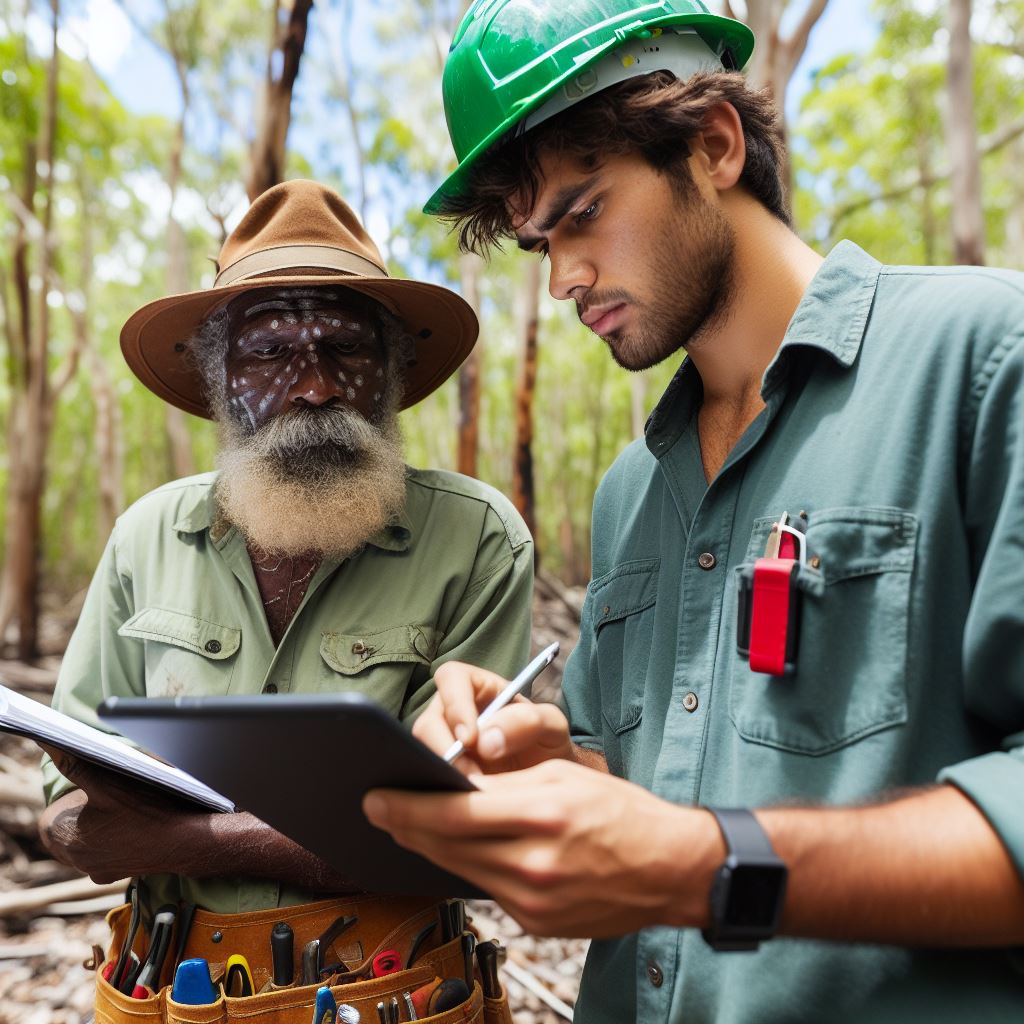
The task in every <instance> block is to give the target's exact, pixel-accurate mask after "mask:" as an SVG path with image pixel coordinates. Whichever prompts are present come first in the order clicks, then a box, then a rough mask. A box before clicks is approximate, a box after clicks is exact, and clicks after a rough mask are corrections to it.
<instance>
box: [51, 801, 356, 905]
mask: <svg viewBox="0 0 1024 1024" xmlns="http://www.w3.org/2000/svg"><path fill="white" fill-rule="evenodd" d="M39 828H40V835H41V837H42V839H43V842H44V844H45V845H46V847H47V848H48V849H49V850H50V852H51V853H52V854H53V855H54V857H56V858H57V859H58V860H60V861H61V862H63V863H65V864H69V865H71V866H72V867H75V868H77V869H78V870H79V871H83V872H85V873H86V874H88V875H90V876H91V877H92V878H93V879H94V880H95V881H97V882H109V881H117V880H119V879H121V878H126V877H129V876H133V875H153V874H175V875H182V876H185V877H188V878H218V877H243V878H265V879H272V880H275V881H281V882H288V883H289V884H291V885H295V886H298V887H300V888H304V889H309V890H310V891H320V892H323V891H331V892H339V891H344V890H346V889H347V888H349V886H348V885H347V883H346V881H345V879H344V878H341V877H340V876H339V875H338V874H337V873H336V872H335V871H333V869H331V868H330V867H329V866H328V865H327V864H326V863H325V862H324V861H322V860H320V858H318V857H316V856H315V855H313V854H311V853H310V852H309V851H308V850H305V849H304V848H303V847H301V846H299V845H298V844H297V843H295V842H293V841H292V840H291V839H288V838H287V837H286V836H283V835H281V833H279V832H276V831H275V830H274V829H272V828H271V827H270V826H269V825H267V824H266V823H264V822H262V821H260V820H259V819H258V818H254V817H253V816H252V815H251V814H246V813H238V814H208V813H204V812H193V811H188V810H178V809H175V810H174V811H173V812H171V813H166V809H165V812H164V813H159V814H155V815H154V816H152V817H148V816H144V815H140V814H138V813H133V812H132V811H130V810H124V811H123V812H122V811H119V810H118V809H117V808H109V807H108V808H104V809H103V810H100V811H97V810H95V809H92V810H90V809H89V804H88V799H87V797H86V795H85V794H84V793H83V792H82V791H81V790H75V791H73V792H71V793H68V794H66V795H65V796H63V797H61V798H60V799H59V800H57V801H55V802H54V803H53V804H52V805H51V806H50V807H48V808H47V809H46V811H45V812H44V813H43V815H42V816H41V817H40V822H39Z"/></svg>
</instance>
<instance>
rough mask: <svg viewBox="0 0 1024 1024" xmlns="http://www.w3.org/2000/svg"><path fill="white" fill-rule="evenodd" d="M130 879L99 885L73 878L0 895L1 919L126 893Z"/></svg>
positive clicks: (89, 879)
mask: <svg viewBox="0 0 1024 1024" xmlns="http://www.w3.org/2000/svg"><path fill="white" fill-rule="evenodd" d="M127 885H128V879H127V878H125V879H122V880H121V881H120V882H109V883H108V884H106V885H97V884H96V883H95V882H94V881H93V880H92V879H91V878H73V879H72V880H71V881H70V882H56V883H55V884H54V885H43V886H40V887H39V888H38V889H20V890H19V891H18V892H5V893H0V917H12V916H14V915H16V914H24V913H26V912H28V911H30V910H40V909H43V908H46V907H49V906H50V905H51V904H53V903H67V902H70V901H71V900H92V899H96V898H97V897H99V896H109V895H111V894H112V893H116V892H124V890H125V889H126V888H127Z"/></svg>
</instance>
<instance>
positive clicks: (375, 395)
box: [373, 391, 380, 402]
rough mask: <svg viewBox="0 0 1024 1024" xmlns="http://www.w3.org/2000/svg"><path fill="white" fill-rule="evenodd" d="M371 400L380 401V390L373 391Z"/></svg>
mask: <svg viewBox="0 0 1024 1024" xmlns="http://www.w3.org/2000/svg"><path fill="white" fill-rule="evenodd" d="M373 400H374V401H375V402H379V401H380V392H379V391H375V392H374V393H373Z"/></svg>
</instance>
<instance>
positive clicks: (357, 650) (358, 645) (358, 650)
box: [352, 640, 366, 654]
mask: <svg viewBox="0 0 1024 1024" xmlns="http://www.w3.org/2000/svg"><path fill="white" fill-rule="evenodd" d="M365 650H366V644H364V643H363V641H362V640H357V641H356V642H355V643H354V644H353V645H352V653H353V654H362V653H363V652H364V651H365Z"/></svg>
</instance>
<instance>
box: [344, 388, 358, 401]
mask: <svg viewBox="0 0 1024 1024" xmlns="http://www.w3.org/2000/svg"><path fill="white" fill-rule="evenodd" d="M345 395H346V396H347V397H348V400H349V401H350V402H351V401H352V399H353V398H355V397H356V393H355V390H354V389H353V388H349V389H348V391H346V392H345Z"/></svg>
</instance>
